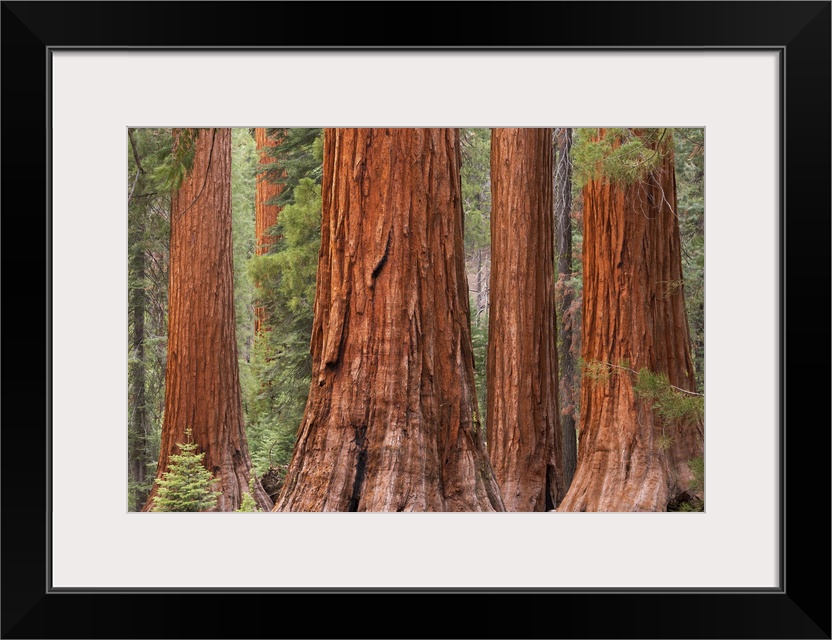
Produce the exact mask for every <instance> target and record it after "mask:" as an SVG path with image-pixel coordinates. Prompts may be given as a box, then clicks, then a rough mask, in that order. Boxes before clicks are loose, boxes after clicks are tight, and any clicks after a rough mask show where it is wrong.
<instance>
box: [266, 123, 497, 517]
mask: <svg viewBox="0 0 832 640" xmlns="http://www.w3.org/2000/svg"><path fill="white" fill-rule="evenodd" d="M459 153H460V151H459V132H458V130H456V129H327V130H326V132H325V134H324V175H323V185H322V194H323V218H322V228H321V250H320V260H319V264H318V276H317V288H316V296H315V319H314V325H313V331H312V356H313V373H312V388H311V390H310V394H309V399H308V402H307V406H306V411H305V414H304V417H303V421H302V423H301V426H300V430H299V434H298V440H297V444H296V446H295V452H294V455H293V457H292V462H291V464H290V468H289V474H288V476H287V478H286V484H285V485H284V488H283V491H282V492H281V495H280V497H279V498H278V500H277V503H276V505H275V511H491V510H498V511H501V510H503V503H502V500H501V498H500V493H499V488H498V487H497V484H496V482H495V480H494V476H493V473H492V470H491V465H490V463H489V461H488V457H487V454H486V452H485V447H484V443H483V440H482V437H481V432H480V427H479V416H478V411H477V401H476V392H475V387H474V360H473V354H472V349H471V336H470V326H469V317H468V283H467V278H466V275H465V263H464V257H463V256H464V253H463V237H462V207H461V200H460V174H459V164H460V155H459Z"/></svg>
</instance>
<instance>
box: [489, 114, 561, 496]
mask: <svg viewBox="0 0 832 640" xmlns="http://www.w3.org/2000/svg"><path fill="white" fill-rule="evenodd" d="M552 154H553V149H552V130H551V129H492V134H491V198H492V200H491V286H490V292H491V314H490V317H489V329H488V376H487V379H488V410H487V423H488V452H489V455H490V458H491V464H492V466H493V467H494V474H495V475H496V477H497V482H498V483H499V485H500V490H501V493H502V496H503V501H504V502H505V506H506V509H507V510H508V511H545V510H549V509H553V508H554V507H555V506H557V504H558V503H559V502H560V500H561V499H562V498H563V494H564V493H565V490H564V486H563V474H562V469H561V433H560V423H559V421H558V388H557V385H558V364H557V348H556V340H557V334H556V328H555V320H556V319H555V281H554V268H555V259H554V250H555V247H554V219H553V215H554V214H553V211H552V189H553V173H552Z"/></svg>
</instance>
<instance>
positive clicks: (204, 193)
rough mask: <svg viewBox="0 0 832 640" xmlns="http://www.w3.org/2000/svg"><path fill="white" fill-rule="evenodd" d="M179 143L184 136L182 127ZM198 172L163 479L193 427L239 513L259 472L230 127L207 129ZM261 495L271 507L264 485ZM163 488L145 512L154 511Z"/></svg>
mask: <svg viewBox="0 0 832 640" xmlns="http://www.w3.org/2000/svg"><path fill="white" fill-rule="evenodd" d="M174 136H175V139H177V140H178V136H179V131H178V130H175V131H174ZM195 144H196V150H195V153H194V161H193V167H192V169H191V171H190V173H189V175H188V176H187V177H186V178H185V180H184V182H183V183H182V185H181V186H180V188H179V189H178V190H177V191H176V193H174V194H173V196H172V200H171V238H170V285H169V296H170V303H169V325H168V359H167V370H166V374H165V417H164V423H163V425H162V443H161V451H160V455H159V465H158V474H157V477H161V476H162V474H163V472H165V471H167V467H168V460H169V457H170V455H171V454H178V453H179V447H178V446H177V443H180V442H186V441H187V440H186V437H185V429H186V428H189V427H190V428H191V429H192V430H193V440H194V442H196V443H197V444H198V445H199V451H201V452H205V458H204V463H205V466H206V468H207V469H208V470H209V471H211V472H212V473H213V474H214V475H215V477H216V478H217V483H216V484H217V490H218V491H221V492H222V495H221V496H220V498H219V502H218V504H217V507H216V510H217V511H233V510H235V509H237V508H239V506H240V503H241V502H242V498H243V495H244V493H245V492H248V482H249V478H250V477H251V475H252V471H251V460H250V458H249V452H248V444H247V443H246V435H245V430H244V428H243V411H242V404H241V398H240V380H239V371H238V367H239V365H238V362H237V341H236V338H235V327H236V321H235V316H234V290H233V285H234V270H233V263H232V248H233V245H232V240H231V130H230V129H213V130H212V129H203V130H202V131H201V132H200V134H199V136H198V137H197V139H196V142H195ZM254 488H255V492H254V493H255V495H254V496H252V497H253V498H254V499H255V500H256V501H257V504H258V505H259V506H260V507H261V508H263V509H271V506H272V505H271V501H270V500H269V498H268V496H267V495H266V494H265V492H264V491H263V489H262V487H261V486H260V484H259V483H258V482H255V483H254ZM155 493H156V486H155V485H154V489H153V492H151V495H150V499H149V500H148V502H147V503H146V504H145V507H144V510H145V511H149V510H151V509H152V507H153V504H152V503H153V497H154V495H155Z"/></svg>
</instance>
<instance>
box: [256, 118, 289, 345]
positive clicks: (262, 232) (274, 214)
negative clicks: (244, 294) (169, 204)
mask: <svg viewBox="0 0 832 640" xmlns="http://www.w3.org/2000/svg"><path fill="white" fill-rule="evenodd" d="M267 132H268V129H266V128H264V127H258V128H256V129H255V130H254V141H255V145H256V147H257V150H258V151H259V152H260V170H261V173H260V174H259V175H258V177H257V194H256V196H255V201H254V226H255V229H254V232H255V242H256V246H255V253H256V254H257V255H258V256H262V255H265V254H266V253H268V252H269V249H270V248H271V245H272V244H273V243H274V242H275V241H276V240H277V238H276V237H274V236H270V235H269V234H267V233H266V232H267V231H268V230H269V229H270V228H271V227H273V226H274V225H276V224H277V220H278V216H279V215H280V210H281V209H282V208H283V207H279V206H278V205H276V204H267V203H268V202H269V201H270V200H272V199H273V198H276V197H277V196H279V195H280V194H281V193H282V192H283V184H282V183H276V182H273V181H272V180H271V179H269V177H268V175H266V173H265V172H264V171H265V167H266V166H268V165H270V164H273V163H274V157H273V156H272V155H270V154H269V153H268V150H269V149H274V148H275V147H278V146H279V145H280V141H279V140H275V139H274V138H272V137H270V136H268V135H267ZM265 321H266V310H265V309H264V308H263V307H255V308H254V334H255V335H257V334H258V333H260V329H261V327H262V326H263V325H264V323H265Z"/></svg>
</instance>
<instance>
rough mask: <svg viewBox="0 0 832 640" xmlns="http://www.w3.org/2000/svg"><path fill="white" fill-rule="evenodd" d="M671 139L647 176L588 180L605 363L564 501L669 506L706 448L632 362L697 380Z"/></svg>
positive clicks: (585, 391)
mask: <svg viewBox="0 0 832 640" xmlns="http://www.w3.org/2000/svg"><path fill="white" fill-rule="evenodd" d="M636 133H637V134H639V133H640V132H638V131H637V132H636ZM600 135H604V130H603V129H602V130H600ZM668 135H669V133H668ZM667 142H668V140H667V139H664V140H661V141H660V147H659V148H658V149H657V152H658V153H661V154H662V155H663V159H662V163H661V165H660V167H658V168H657V169H655V170H653V171H651V172H650V173H649V174H648V175H647V176H646V177H645V178H643V179H640V180H637V181H636V182H634V183H630V184H625V183H616V182H611V181H609V180H607V179H603V178H602V179H597V180H591V181H589V182H588V184H587V185H586V187H585V188H584V252H583V256H584V315H583V327H582V334H583V335H582V341H583V359H584V361H585V363H586V365H588V366H590V367H591V366H595V365H600V369H596V370H597V371H602V372H605V373H604V375H600V376H597V378H598V379H595V380H591V379H589V378H588V376H587V375H585V376H584V379H583V384H582V387H581V435H580V445H579V451H578V466H577V470H576V472H575V478H574V480H573V482H572V486H571V487H570V489H569V491H568V493H567V495H566V498H565V499H564V501H563V503H562V504H561V505H560V509H559V510H560V511H665V510H666V509H667V505H668V503H670V502H671V500H673V499H675V498H676V497H677V496H678V495H680V494H682V493H684V492H686V491H687V490H688V489H689V485H690V481H691V479H692V477H693V473H692V471H691V469H690V468H689V466H688V462H689V461H690V460H691V459H693V458H696V457H698V456H701V455H702V453H703V425H702V424H701V422H697V421H693V422H679V423H676V424H665V423H663V422H662V419H661V418H660V417H659V416H658V415H657V414H656V412H655V411H654V410H653V408H652V401H650V400H646V399H642V398H640V397H639V396H638V394H636V393H635V391H634V376H633V375H632V374H631V373H630V372H629V370H630V369H632V370H634V371H639V370H641V369H648V370H650V371H652V372H655V373H663V374H666V375H667V377H668V379H669V381H670V384H672V385H674V386H677V387H679V388H681V389H685V390H689V391H694V390H695V377H694V372H693V365H692V362H691V357H690V345H689V337H688V325H687V316H686V315H685V306H684V299H683V287H682V286H681V282H682V266H681V257H680V256H681V253H680V236H679V224H678V219H677V217H676V179H675V172H674V166H673V154H672V152H671V151H670V148H669V145H667ZM610 365H611V366H610ZM619 367H624V368H619ZM667 436H670V437H671V438H672V440H671V444H670V446H667V439H666V437H667Z"/></svg>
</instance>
